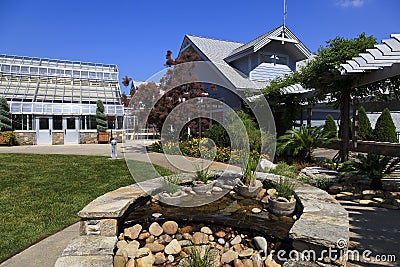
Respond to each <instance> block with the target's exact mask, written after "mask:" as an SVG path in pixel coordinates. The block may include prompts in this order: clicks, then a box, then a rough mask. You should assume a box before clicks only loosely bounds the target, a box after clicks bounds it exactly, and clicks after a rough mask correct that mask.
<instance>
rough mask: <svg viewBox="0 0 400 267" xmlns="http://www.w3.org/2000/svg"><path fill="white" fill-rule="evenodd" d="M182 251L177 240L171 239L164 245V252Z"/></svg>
mask: <svg viewBox="0 0 400 267" xmlns="http://www.w3.org/2000/svg"><path fill="white" fill-rule="evenodd" d="M181 251H182V247H181V245H180V244H179V242H178V240H176V239H173V240H172V241H171V242H170V243H169V244H168V245H167V246H166V247H165V250H164V252H165V253H166V254H169V255H173V254H178V253H179V252H181Z"/></svg>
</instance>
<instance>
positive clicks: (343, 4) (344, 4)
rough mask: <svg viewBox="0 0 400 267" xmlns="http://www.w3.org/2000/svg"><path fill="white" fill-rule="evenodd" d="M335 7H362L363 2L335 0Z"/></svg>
mask: <svg viewBox="0 0 400 267" xmlns="http://www.w3.org/2000/svg"><path fill="white" fill-rule="evenodd" d="M336 5H337V6H340V7H362V6H363V5H364V0H336Z"/></svg>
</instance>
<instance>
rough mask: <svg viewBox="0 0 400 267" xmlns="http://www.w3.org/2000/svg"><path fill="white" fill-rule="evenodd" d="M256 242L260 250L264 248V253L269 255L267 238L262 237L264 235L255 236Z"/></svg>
mask: <svg viewBox="0 0 400 267" xmlns="http://www.w3.org/2000/svg"><path fill="white" fill-rule="evenodd" d="M253 240H254V243H255V245H256V247H257V248H258V249H259V250H262V251H263V252H264V255H268V253H267V250H268V242H267V240H266V239H265V238H264V237H262V236H256V237H254V238H253Z"/></svg>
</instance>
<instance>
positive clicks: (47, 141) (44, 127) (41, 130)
mask: <svg viewBox="0 0 400 267" xmlns="http://www.w3.org/2000/svg"><path fill="white" fill-rule="evenodd" d="M36 127H37V144H38V145H51V144H52V132H51V131H52V128H53V120H52V118H51V117H37V118H36Z"/></svg>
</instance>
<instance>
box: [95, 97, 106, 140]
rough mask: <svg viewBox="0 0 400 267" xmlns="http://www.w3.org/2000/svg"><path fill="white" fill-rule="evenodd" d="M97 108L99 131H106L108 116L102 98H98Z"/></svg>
mask: <svg viewBox="0 0 400 267" xmlns="http://www.w3.org/2000/svg"><path fill="white" fill-rule="evenodd" d="M96 104H97V108H96V122H97V131H98V132H105V131H107V117H106V115H105V114H104V105H103V101H101V100H100V99H99V100H97V103H96Z"/></svg>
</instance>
